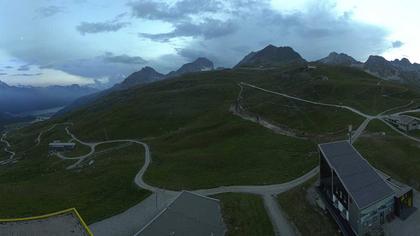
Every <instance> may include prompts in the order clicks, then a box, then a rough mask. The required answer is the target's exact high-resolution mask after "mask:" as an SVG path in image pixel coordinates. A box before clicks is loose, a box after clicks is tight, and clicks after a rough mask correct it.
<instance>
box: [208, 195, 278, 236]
mask: <svg viewBox="0 0 420 236" xmlns="http://www.w3.org/2000/svg"><path fill="white" fill-rule="evenodd" d="M214 197H215V198H218V199H220V201H221V207H222V213H223V220H224V222H225V224H226V226H227V228H228V232H227V234H226V236H236V235H237V236H252V235H264V236H270V235H274V232H273V226H272V225H271V222H270V219H269V218H268V215H267V213H266V211H265V209H264V203H263V200H262V198H261V197H260V196H256V195H249V194H237V193H226V194H219V195H216V196H214Z"/></svg>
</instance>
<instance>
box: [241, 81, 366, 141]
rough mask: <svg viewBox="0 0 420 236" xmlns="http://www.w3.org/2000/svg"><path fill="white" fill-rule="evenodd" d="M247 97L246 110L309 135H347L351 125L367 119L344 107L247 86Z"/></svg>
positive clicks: (244, 104)
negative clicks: (315, 102)
mask: <svg viewBox="0 0 420 236" xmlns="http://www.w3.org/2000/svg"><path fill="white" fill-rule="evenodd" d="M243 97H244V99H243V106H244V108H245V110H247V111H250V112H252V113H255V114H258V115H260V116H261V117H263V118H264V119H268V120H270V121H274V123H277V124H280V125H283V126H286V127H288V128H291V129H293V130H297V131H298V132H299V133H302V134H303V135H306V136H319V135H322V136H333V137H337V136H339V137H341V138H343V137H344V136H345V135H346V133H347V127H348V125H353V126H354V127H358V126H359V125H360V124H361V123H362V122H363V120H364V119H363V117H361V116H359V115H357V114H355V113H353V112H350V111H347V110H344V109H340V108H333V107H325V106H317V105H312V104H308V103H305V102H300V101H296V100H292V99H287V98H284V97H282V96H278V95H273V94H269V93H265V92H262V91H259V90H256V89H252V88H247V87H245V89H244V92H243Z"/></svg>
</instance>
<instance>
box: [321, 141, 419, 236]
mask: <svg viewBox="0 0 420 236" xmlns="http://www.w3.org/2000/svg"><path fill="white" fill-rule="evenodd" d="M319 155H320V160H319V161H320V186H319V190H320V193H321V196H322V198H323V199H324V201H325V203H326V204H327V206H328V210H329V211H330V213H331V215H332V216H333V218H334V219H335V220H336V222H337V221H338V222H337V223H338V225H339V226H340V228H343V227H344V228H347V229H348V231H349V233H348V234H345V235H378V234H381V232H383V227H382V226H383V225H384V224H385V223H387V222H390V221H392V220H393V219H394V218H395V217H396V216H402V215H404V213H405V211H408V209H410V208H412V207H413V191H412V189H411V188H396V187H395V186H392V183H391V182H390V181H388V180H387V177H385V176H384V175H383V174H382V173H379V171H377V170H376V169H374V168H373V167H372V166H371V165H370V164H369V163H368V162H367V161H366V160H365V159H364V158H363V157H362V155H361V154H360V153H359V152H358V151H357V150H356V149H355V148H354V147H353V146H352V145H351V144H350V142H348V141H339V142H332V143H325V144H320V145H319ZM342 230H343V229H342Z"/></svg>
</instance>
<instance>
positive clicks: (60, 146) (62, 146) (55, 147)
mask: <svg viewBox="0 0 420 236" xmlns="http://www.w3.org/2000/svg"><path fill="white" fill-rule="evenodd" d="M75 147H76V144H75V143H63V142H60V141H59V140H56V141H54V142H52V143H50V144H49V145H48V148H49V151H50V152H63V151H71V150H73V149H74V148H75Z"/></svg>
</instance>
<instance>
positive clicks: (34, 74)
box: [11, 73, 42, 76]
mask: <svg viewBox="0 0 420 236" xmlns="http://www.w3.org/2000/svg"><path fill="white" fill-rule="evenodd" d="M39 75H42V73H22V74H12V75H11V76H39Z"/></svg>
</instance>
